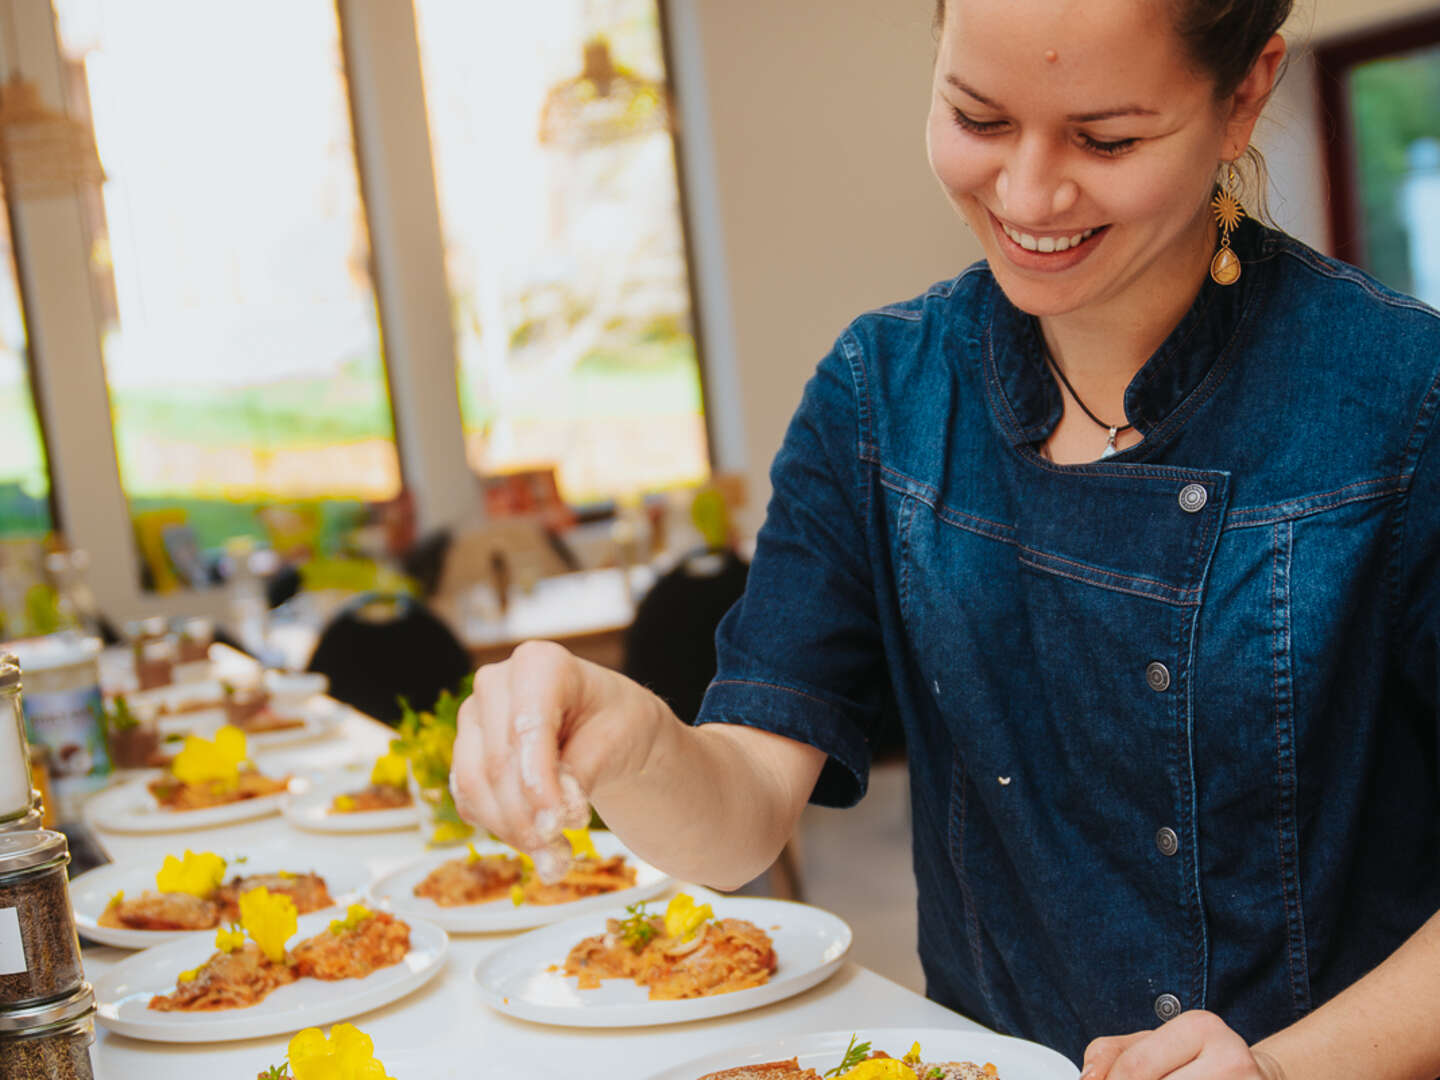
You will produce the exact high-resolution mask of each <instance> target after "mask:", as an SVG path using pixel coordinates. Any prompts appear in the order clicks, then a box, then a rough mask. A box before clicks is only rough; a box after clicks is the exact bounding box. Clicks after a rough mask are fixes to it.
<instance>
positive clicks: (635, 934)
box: [620, 901, 655, 952]
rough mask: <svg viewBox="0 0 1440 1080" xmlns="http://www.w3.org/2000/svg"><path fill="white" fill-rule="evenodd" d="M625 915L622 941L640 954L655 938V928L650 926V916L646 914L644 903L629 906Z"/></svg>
mask: <svg viewBox="0 0 1440 1080" xmlns="http://www.w3.org/2000/svg"><path fill="white" fill-rule="evenodd" d="M625 914H626V916H627V918H625V919H624V920H622V921H621V923H620V940H621V941H623V942H624V943H625V944H626V945H628V946H630V948H632V949H634V950H635V951H636V952H639V951H640V950H641V949H643V948H645V946H646V945H648V944H649V943H650V939H651V938H653V937H654V936H655V927H653V926H651V925H650V916H649V915H647V914H646V912H645V904H644V902H643V901H642V902H640V903H638V904H630V905H627V906H626V908H625Z"/></svg>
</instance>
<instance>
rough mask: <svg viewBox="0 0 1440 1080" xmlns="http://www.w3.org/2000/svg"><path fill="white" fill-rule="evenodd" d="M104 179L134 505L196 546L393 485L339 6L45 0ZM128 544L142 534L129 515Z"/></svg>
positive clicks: (123, 435) (335, 516)
mask: <svg viewBox="0 0 1440 1080" xmlns="http://www.w3.org/2000/svg"><path fill="white" fill-rule="evenodd" d="M55 6H56V10H57V13H58V16H59V21H60V32H61V39H62V49H63V51H64V53H65V55H66V58H67V62H68V63H69V64H70V70H69V72H68V74H69V80H70V89H71V92H72V95H71V96H72V112H74V113H76V114H78V115H85V114H88V115H89V116H90V118H91V120H92V122H93V124H94V127H95V133H96V139H97V142H98V144H99V149H100V156H101V160H102V163H103V164H104V167H105V170H106V174H107V180H106V183H105V185H104V188H103V196H102V197H101V198H97V199H96V200H95V201H94V205H93V207H92V213H91V214H90V217H91V219H92V226H93V228H92V234H93V235H92V245H91V263H92V267H93V270H94V272H95V286H96V294H97V296H98V297H99V302H100V303H101V304H102V305H105V304H108V305H109V310H108V312H107V315H108V317H109V318H108V325H107V326H106V327H105V332H104V358H105V368H106V373H107V377H108V380H109V386H110V396H111V406H112V413H113V417H114V423H115V438H116V444H117V449H118V452H119V459H120V469H121V477H122V481H123V484H124V488H125V493H126V495H127V497H128V499H129V502H130V507H131V512H132V514H133V515H135V516H136V518H137V524H141V523H142V522H143V520H144V519H146V518H147V517H150V518H154V517H157V516H158V517H160V518H161V519H162V520H164V521H174V520H178V519H179V518H181V517H183V518H184V519H185V520H186V521H187V522H188V524H189V525H190V527H191V528H192V529H193V531H194V535H195V537H196V538H197V539H198V540H199V543H200V546H201V547H202V548H213V547H215V546H218V545H220V544H221V543H223V542H224V541H225V540H227V539H229V538H230V537H233V536H236V535H239V534H250V535H254V536H261V535H263V530H262V526H261V523H260V522H259V521H257V520H256V511H257V510H258V509H259V508H261V507H264V506H268V505H274V504H277V503H278V504H295V503H299V504H308V505H309V507H310V512H311V513H314V512H315V511H316V510H318V511H319V513H320V516H322V517H323V519H324V521H325V522H326V523H327V524H328V525H329V526H330V528H331V529H332V531H333V529H334V528H335V527H337V526H340V525H342V524H343V523H344V522H345V521H346V520H347V519H348V518H350V517H353V514H354V512H355V511H356V510H357V509H358V508H359V506H360V502H361V501H362V500H380V499H387V498H391V497H393V496H394V495H395V494H396V493H397V492H398V490H399V484H400V470H399V462H398V458H397V455H396V451H395V445H394V431H393V422H392V418H391V412H390V405H389V397H388V391H387V386H386V380H385V374H384V366H383V361H382V358H381V354H380V345H379V331H378V323H377V315H376V310H375V300H374V291H373V288H372V284H371V280H370V276H369V271H368V262H369V238H368V233H367V229H366V224H365V218H364V214H363V210H362V204H361V200H360V193H359V184H358V180H357V174H356V164H355V156H354V152H353V147H352V143H351V132H350V114H349V107H348V103H347V92H346V83H345V76H344V71H343V66H342V59H341V49H340V32H339V24H338V17H337V13H336V9H335V5H334V3H333V2H329V0H247V2H246V3H243V4H214V3H196V2H195V0H55ZM141 531H142V545H143V542H144V538H143V533H144V526H143V524H141Z"/></svg>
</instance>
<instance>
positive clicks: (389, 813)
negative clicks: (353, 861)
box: [281, 768, 444, 925]
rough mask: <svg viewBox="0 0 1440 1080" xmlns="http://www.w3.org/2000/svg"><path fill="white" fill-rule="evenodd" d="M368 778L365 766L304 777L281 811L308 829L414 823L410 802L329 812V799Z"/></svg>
mask: <svg viewBox="0 0 1440 1080" xmlns="http://www.w3.org/2000/svg"><path fill="white" fill-rule="evenodd" d="M369 782H370V770H369V769H368V768H362V769H346V770H344V771H342V772H340V773H332V774H331V775H329V776H325V777H317V778H315V779H313V780H308V781H305V782H304V783H302V784H301V785H300V790H299V791H296V792H294V793H293V794H292V795H291V796H290V798H288V799H286V800H285V806H284V807H283V808H282V810H281V813H283V814H284V815H285V820H286V821H288V822H290V824H291V825H294V826H296V827H297V828H301V829H308V830H310V831H311V832H323V833H370V832H390V831H392V830H394V829H413V828H416V827H417V825H418V824H419V821H420V814H419V810H418V809H417V808H416V807H415V806H413V805H411V806H399V807H396V808H394V809H392V810H365V811H360V812H357V813H353V814H332V813H330V812H329V810H330V803H331V800H333V799H334V798H335V796H336V795H343V794H345V793H346V792H347V791H359V790H360V789H361V788H363V787H365V785H366V784H368V783H369ZM437 921H438V920H437ZM441 925H444V924H441Z"/></svg>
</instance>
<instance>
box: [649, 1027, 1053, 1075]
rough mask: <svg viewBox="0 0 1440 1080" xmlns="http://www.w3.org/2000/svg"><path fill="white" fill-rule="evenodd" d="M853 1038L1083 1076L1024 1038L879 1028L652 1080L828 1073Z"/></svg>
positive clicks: (824, 1036) (727, 1057) (790, 1042)
mask: <svg viewBox="0 0 1440 1080" xmlns="http://www.w3.org/2000/svg"><path fill="white" fill-rule="evenodd" d="M852 1035H854V1036H855V1037H856V1039H857V1041H859V1042H869V1043H870V1045H871V1046H872V1047H874V1048H875V1049H876V1050H884V1051H885V1052H886V1053H887V1054H892V1055H894V1056H896V1057H898V1056H900V1055H901V1054H903V1053H905V1052H906V1051H907V1050H909V1049H910V1044H911V1043H913V1042H919V1044H920V1050H921V1054H922V1057H923V1058H924V1060H925V1061H930V1062H941V1061H973V1062H975V1063H976V1064H977V1065H984V1064H985V1063H986V1062H987V1061H988V1062H992V1063H993V1064H994V1065H995V1067H996V1069H998V1070H999V1073H1000V1080H1075V1076H1076V1074H1077V1073H1078V1072H1079V1070H1078V1069H1076V1068H1075V1066H1074V1065H1072V1064H1070V1062H1069V1061H1068V1060H1066V1059H1065V1057H1064V1056H1062V1055H1060V1054H1057V1053H1056V1052H1055V1051H1054V1050H1051V1049H1049V1048H1047V1047H1044V1046H1041V1045H1040V1044H1039V1043H1033V1042H1026V1041H1025V1040H1024V1039H1011V1038H1008V1037H1006V1036H1004V1035H991V1034H989V1033H980V1032H971V1031H952V1030H949V1029H947V1028H921V1029H916V1028H876V1029H873V1030H869V1031H858V1032H851V1031H827V1032H823V1033H817V1034H813V1035H792V1036H788V1037H783V1038H779V1039H773V1040H771V1041H770V1042H765V1043H756V1044H755V1045H753V1046H742V1047H739V1048H737V1049H734V1050H718V1051H716V1052H715V1053H713V1054H706V1055H705V1056H704V1057H698V1058H695V1059H694V1060H693V1061H688V1062H686V1063H685V1064H684V1065H677V1066H675V1067H674V1068H672V1069H666V1070H665V1071H664V1072H660V1073H656V1074H654V1075H653V1076H651V1077H650V1078H649V1080H699V1078H700V1077H702V1076H704V1075H706V1074H707V1073H712V1072H719V1071H721V1070H722V1069H738V1068H740V1067H741V1066H743V1065H763V1064H764V1063H765V1062H767V1061H786V1060H789V1059H790V1058H792V1057H794V1058H799V1059H800V1067H801V1068H802V1069H807V1068H808V1069H814V1070H815V1071H816V1072H818V1073H824V1072H825V1071H826V1070H827V1069H833V1068H835V1066H837V1065H839V1064H840V1059H841V1058H843V1057H844V1056H845V1048H846V1047H847V1046H848V1045H849V1044H850V1037H851V1036H852Z"/></svg>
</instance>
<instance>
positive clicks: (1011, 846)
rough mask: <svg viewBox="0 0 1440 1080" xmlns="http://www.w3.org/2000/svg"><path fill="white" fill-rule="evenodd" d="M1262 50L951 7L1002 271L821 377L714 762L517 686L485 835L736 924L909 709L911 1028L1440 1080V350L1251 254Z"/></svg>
mask: <svg viewBox="0 0 1440 1080" xmlns="http://www.w3.org/2000/svg"><path fill="white" fill-rule="evenodd" d="M1289 7H1290V4H1289V2H1288V0H1172V2H1169V3H1156V2H1151V0H1094V2H1087V3H1084V4H1078V3H1065V4H1057V3H1055V2H1054V0H949V3H948V4H943V3H942V5H941V10H940V11H939V12H938V17H937V25H938V27H939V43H940V44H939V53H938V57H937V62H936V67H935V78H934V97H933V105H932V109H931V113H930V120H929V129H928V135H929V146H930V157H931V162H932V165H933V168H934V171H935V173H936V176H937V177H938V179H939V180H940V183H941V185H942V187H943V188H944V190H945V192H946V194H947V195H948V197H949V198H950V200H951V202H952V203H953V204H954V206H955V207H956V209H957V210H958V211H959V213H960V215H961V216H962V217H963V218H964V220H965V221H966V223H967V224H968V225H969V226H970V227H971V228H972V229H973V230H974V231H975V234H976V236H977V237H978V238H979V240H980V242H981V244H982V245H983V247H984V250H985V254H986V260H985V262H984V263H982V264H978V265H976V266H974V267H971V268H970V269H969V270H968V271H966V272H965V273H964V274H962V275H961V276H960V277H959V278H957V279H956V280H954V281H950V282H945V283H942V284H940V285H937V286H935V287H933V288H932V289H931V290H930V291H929V292H927V293H926V294H925V295H923V296H921V297H919V298H917V299H915V300H913V301H910V302H908V303H904V304H899V305H895V306H893V307H889V308H885V309H882V310H880V311H878V312H872V313H870V314H869V315H866V316H863V317H861V318H860V319H858V320H857V321H856V322H855V323H854V324H852V325H851V327H850V328H849V329H848V330H847V331H846V332H845V333H844V334H843V335H842V336H841V338H840V340H839V342H838V343H837V345H836V347H835V349H834V351H833V352H832V353H831V354H830V355H829V356H828V357H826V358H825V360H824V361H823V362H822V363H821V364H820V367H819V370H818V372H817V374H816V375H815V377H814V379H813V380H812V381H811V383H810V384H809V386H808V387H807V389H806V393H805V398H804V401H803V402H802V404H801V406H800V409H799V412H798V413H797V415H796V417H795V419H794V421H793V422H792V425H791V427H790V430H789V432H788V434H787V436H786V440H785V444H784V446H783V448H782V449H781V451H780V454H779V456H778V457H777V459H776V462H775V465H774V470H773V474H772V475H773V481H774V498H773V500H772V502H771V504H770V507H769V512H768V517H767V521H766V524H765V527H764V529H763V531H762V532H761V534H760V539H759V544H758V550H757V553H756V556H755V559H754V563H753V565H752V568H751V574H750V581H749V586H748V589H747V592H746V595H745V598H744V599H743V600H742V601H741V602H740V604H739V605H737V607H736V608H735V609H734V610H733V611H732V612H731V613H730V615H729V616H728V617H727V620H726V622H725V623H724V625H723V626H722V629H721V631H720V635H719V640H718V644H719V654H720V663H719V674H718V676H717V678H716V681H715V682H714V683H713V684H712V686H711V688H710V691H709V693H708V695H707V697H706V701H705V705H704V708H703V711H702V715H701V717H700V724H699V726H697V727H695V728H693V729H692V728H686V727H684V726H682V725H680V724H679V723H678V722H677V721H676V720H675V719H674V718H673V716H671V715H670V713H669V711H668V710H667V709H666V707H665V706H664V704H663V703H661V702H660V701H659V700H658V699H656V698H654V697H653V696H652V695H649V694H648V693H647V692H646V691H645V690H643V689H642V688H640V687H638V686H635V685H633V684H630V683H627V682H625V681H624V680H622V679H621V678H620V677H618V676H616V675H613V674H611V673H609V672H606V671H603V670H601V669H599V668H596V667H594V666H592V665H588V664H586V663H583V662H581V661H579V660H576V659H574V658H572V657H570V656H569V655H568V654H567V653H565V652H564V651H563V650H561V649H559V648H558V647H555V646H550V645H544V644H535V645H530V646H526V647H523V648H522V649H520V650H517V652H516V654H515V656H514V657H513V658H512V659H511V660H510V661H508V662H507V663H506V664H503V665H497V666H495V667H491V668H486V669H484V670H482V671H481V672H480V675H479V679H478V681H477V692H476V695H475V697H474V698H472V699H471V701H470V702H469V703H468V704H467V707H466V709H465V711H464V714H463V721H464V722H463V725H462V731H461V735H460V739H459V741H458V742H457V747H456V771H455V786H456V788H457V792H458V795H459V798H460V800H461V805H462V807H463V809H464V811H465V812H466V813H467V815H469V816H471V817H473V818H474V819H475V820H477V821H479V822H482V823H483V824H485V825H487V826H488V827H490V828H492V829H493V830H495V831H496V832H497V833H498V834H499V835H501V836H502V837H504V838H506V839H507V840H510V841H512V842H514V843H516V844H518V845H520V846H522V847H527V848H532V849H533V848H537V847H541V846H543V844H544V843H546V842H548V841H553V839H554V837H555V829H556V827H557V825H558V824H559V823H560V819H561V818H562V817H564V814H563V812H562V811H563V808H564V806H565V803H566V796H567V793H568V796H569V798H570V800H571V801H574V796H575V791H574V787H575V784H574V783H572V782H571V781H570V780H569V779H568V776H571V775H573V777H574V781H575V782H578V786H579V787H580V788H583V790H584V791H585V792H587V793H588V794H589V797H590V798H591V799H592V800H593V802H594V805H595V806H596V807H597V809H598V810H599V811H600V813H601V814H602V815H603V816H604V817H605V819H606V820H607V821H608V822H609V823H610V824H611V825H612V826H613V827H614V828H615V830H616V831H617V832H618V833H619V834H620V835H621V836H623V837H624V838H625V840H626V841H627V843H629V844H630V845H631V846H632V847H633V848H634V849H635V850H636V851H637V852H638V853H640V854H641V855H642V856H644V857H645V858H647V859H650V860H651V861H653V862H657V863H659V864H661V865H663V866H665V867H666V868H667V869H669V870H670V871H672V872H673V873H676V874H678V875H680V876H681V877H684V878H690V879H695V880H699V881H703V882H706V883H709V884H713V885H717V886H720V887H727V886H736V885H738V884H740V883H741V882H743V881H745V880H747V879H748V878H750V877H751V876H752V875H754V874H755V873H757V872H759V871H760V870H761V869H763V868H764V867H765V866H766V865H767V864H768V863H769V862H770V861H771V859H772V858H773V857H774V856H775V854H776V853H777V852H778V851H779V850H780V848H781V846H782V844H783V843H784V841H785V839H786V837H787V836H788V835H789V833H790V831H791V829H792V828H793V826H794V824H795V821H796V818H797V816H798V815H799V813H800V811H801V809H802V807H803V806H804V804H805V802H806V800H807V799H811V798H813V799H814V800H815V801H818V802H823V803H827V804H831V805H845V804H848V803H852V802H854V801H855V800H856V799H858V798H859V797H860V795H861V794H862V793H863V791H864V786H865V780H866V774H867V769H868V766H869V760H870V758H869V749H868V741H869V739H871V738H872V737H873V735H874V733H875V731H876V730H877V729H878V726H879V718H880V716H881V715H882V713H888V712H893V713H895V714H898V716H899V717H900V719H901V720H902V722H903V724H904V727H905V732H906V740H907V746H908V751H909V761H910V769H911V775H912V785H911V788H912V793H913V794H912V802H913V814H914V834H915V872H916V877H917V880H918V884H919V894H920V899H919V909H920V911H919V915H920V952H921V956H922V959H923V961H924V965H925V970H926V975H927V982H928V986H927V992H928V993H929V994H930V996H932V997H933V998H935V999H936V1000H938V1001H940V1002H942V1003H943V1004H946V1005H949V1006H951V1007H953V1008H955V1009H957V1010H958V1011H960V1012H962V1013H965V1014H967V1015H969V1016H973V1017H975V1018H976V1019H978V1020H980V1021H981V1022H984V1023H987V1024H990V1025H992V1026H994V1027H996V1028H998V1029H1000V1030H1002V1031H1007V1032H1012V1033H1015V1034H1019V1035H1023V1036H1026V1037H1029V1038H1033V1039H1038V1040H1040V1041H1042V1042H1045V1043H1048V1044H1050V1045H1052V1046H1056V1047H1058V1048H1060V1049H1061V1050H1063V1051H1065V1052H1066V1053H1068V1054H1070V1055H1072V1056H1074V1057H1075V1058H1077V1059H1081V1058H1083V1060H1084V1062H1085V1064H1086V1067H1087V1076H1089V1077H1094V1078H1101V1077H1107V1076H1109V1077H1114V1078H1117V1080H1119V1078H1124V1080H1135V1078H1152V1077H1175V1078H1185V1080H1190V1078H1202V1077H1220V1076H1225V1077H1260V1076H1263V1077H1269V1078H1271V1080H1273V1078H1275V1077H1279V1076H1282V1075H1283V1076H1288V1077H1289V1078H1290V1080H1301V1078H1304V1080H1313V1078H1321V1077H1329V1076H1347V1077H1349V1076H1361V1075H1363V1076H1367V1077H1434V1076H1435V1075H1436V1074H1437V1073H1440V1006H1437V1005H1436V1004H1435V1002H1437V1001H1440V918H1436V917H1435V913H1436V911H1437V909H1440V860H1437V823H1440V813H1437V811H1440V795H1437V787H1440V785H1437V770H1440V756H1437V751H1436V742H1437V738H1436V726H1437V725H1436V715H1437V713H1436V688H1437V678H1440V625H1437V620H1440V605H1437V600H1440V597H1437V580H1440V579H1437V575H1436V570H1437V561H1440V560H1437V556H1440V543H1437V532H1440V497H1437V496H1440V435H1436V434H1432V432H1433V429H1434V428H1435V427H1436V425H1437V423H1440V420H1437V415H1440V378H1437V373H1440V316H1437V314H1436V313H1435V312H1434V311H1431V310H1430V309H1428V308H1425V307H1424V305H1422V304H1420V303H1418V302H1417V301H1414V300H1411V299H1409V298H1407V297H1403V296H1400V295H1398V294H1395V293H1393V292H1390V291H1388V290H1386V289H1384V288H1383V287H1382V286H1380V285H1378V284H1377V283H1375V282H1374V281H1372V280H1371V279H1369V278H1368V277H1366V276H1365V275H1363V274H1361V273H1359V272H1358V271H1356V270H1354V269H1352V268H1350V267H1347V266H1343V265H1341V264H1338V263H1335V262H1331V261H1329V260H1327V259H1325V258H1323V257H1321V256H1320V255H1318V254H1316V253H1315V252H1313V251H1311V250H1309V249H1308V248H1305V247H1304V246H1302V245H1300V244H1298V243H1297V242H1295V241H1293V240H1291V239H1289V238H1287V237H1285V236H1282V235H1280V234H1278V233H1275V232H1271V231H1268V230H1265V229H1262V228H1260V227H1259V226H1257V225H1255V224H1253V223H1252V222H1249V221H1245V222H1241V223H1239V224H1238V225H1237V224H1236V214H1235V212H1234V210H1233V206H1232V203H1231V202H1230V201H1229V199H1227V198H1226V197H1225V196H1226V195H1227V194H1231V189H1230V185H1231V182H1232V180H1231V177H1232V170H1231V166H1232V164H1233V163H1235V162H1237V161H1239V160H1240V159H1242V158H1243V157H1245V155H1246V152H1247V149H1248V147H1249V142H1250V137H1251V133H1252V130H1253V128H1254V125H1255V122H1256V118H1257V116H1258V115H1259V113H1260V110H1261V108H1262V107H1263V105H1264V103H1265V100H1266V97H1267V95H1268V94H1269V92H1270V89H1271V87H1272V85H1273V82H1274V78H1275V75H1276V72H1277V70H1278V68H1279V66H1280V64H1281V61H1282V58H1283V54H1284V44H1283V42H1282V40H1281V39H1280V38H1279V37H1278V36H1277V35H1276V31H1277V30H1278V29H1279V27H1280V26H1281V24H1282V23H1283V22H1284V20H1285V17H1286V15H1287V14H1288V11H1289ZM1217 175H1218V176H1219V177H1220V178H1221V188H1220V191H1219V194H1217V187H1216V177H1217ZM1212 200H1213V202H1212ZM1216 206H1218V207H1219V208H1220V211H1221V212H1220V213H1219V215H1218V218H1219V221H1218V222H1217V214H1216V212H1215V209H1214V207H1216ZM1237 260H1238V262H1237ZM1237 267H1238V269H1239V271H1240V273H1239V277H1238V280H1236V278H1235V270H1236V269H1237ZM557 763H558V765H560V766H563V769H562V770H560V771H557ZM857 887H865V883H864V882H863V881H857ZM1377 965H1378V966H1377ZM1372 969H1373V970H1372ZM1157 1024H1158V1025H1159V1026H1158V1027H1157ZM1152 1029H1153V1030H1152ZM1127 1031H1128V1032H1135V1034H1132V1035H1128V1036H1119V1035H1117V1033H1120V1032H1127ZM1102 1036H1109V1037H1102ZM1097 1037H1099V1038H1097ZM1092 1040H1093V1041H1092ZM1257 1040H1259V1041H1258V1043H1257Z"/></svg>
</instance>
